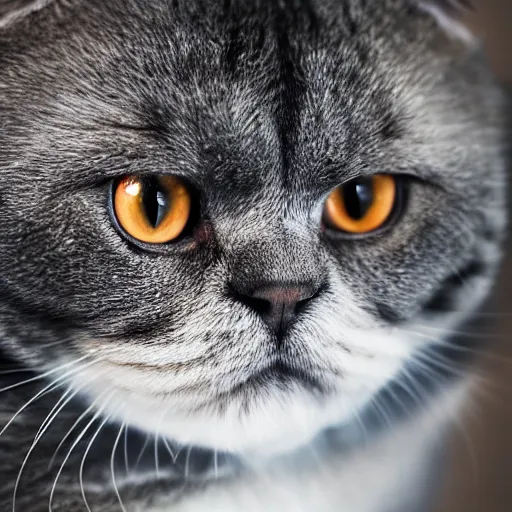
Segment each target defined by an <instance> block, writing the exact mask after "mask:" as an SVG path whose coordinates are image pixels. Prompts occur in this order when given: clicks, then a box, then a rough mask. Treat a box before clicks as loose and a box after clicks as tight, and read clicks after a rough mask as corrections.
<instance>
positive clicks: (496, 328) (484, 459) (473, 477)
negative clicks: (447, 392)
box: [411, 0, 512, 512]
mask: <svg viewBox="0 0 512 512" xmlns="http://www.w3.org/2000/svg"><path fill="white" fill-rule="evenodd" d="M474 2H475V4H476V7H477V9H476V12H475V13H474V14H473V15H471V17H470V20H469V24H470V25H471V26H472V27H473V28H474V29H475V31H476V32H477V33H478V34H480V35H481V38H482V41H483V42H484V44H485V46H486V48H487V51H488V53H489V58H490V60H491V63H492V66H493V67H494V69H495V71H496V73H497V74H498V75H499V77H500V78H501V79H502V80H503V82H504V83H506V84H508V89H509V91H510V92H511V98H512V0H474ZM510 114H511V119H512V103H511V108H510ZM511 143H512V136H511ZM511 172H512V168H511ZM511 197H512V195H511ZM511 226H512V224H511ZM508 245H509V251H508V256H507V258H506V261H505V265H504V268H503V271H502V275H501V278H500V280H499V282H498V286H497V288H496V291H495V300H494V303H493V304H492V307H491V308H490V311H491V316H492V319H493V324H494V325H493V328H492V331H491V332H489V334H488V336H489V339H488V340H487V346H488V347H489V352H488V354H487V355H486V356H485V357H483V358H482V360H481V362H480V365H479V373H482V374H483V377H484V378H485V381H486V384H485V386H484V388H483V389H482V390H481V391H482V392H481V393H478V396H477V397H476V399H475V404H473V406H472V407H471V411H470V414H468V415H467V417H466V418H465V419H464V420H463V422H461V425H460V426H459V427H457V428H455V431H454V434H453V436H452V444H451V451H450V453H449V461H450V469H449V478H448V481H447V482H446V484H445V489H444V493H443V496H444V497H443V500H442V505H441V506H440V508H439V512H512V236H511V240H510V241H509V244H508ZM411 512H413V511H411Z"/></svg>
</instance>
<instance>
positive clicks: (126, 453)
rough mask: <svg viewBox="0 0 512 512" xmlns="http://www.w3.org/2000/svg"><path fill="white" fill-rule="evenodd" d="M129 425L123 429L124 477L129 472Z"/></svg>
mask: <svg viewBox="0 0 512 512" xmlns="http://www.w3.org/2000/svg"><path fill="white" fill-rule="evenodd" d="M129 428H130V427H129V425H128V424H126V426H125V429H124V469H125V471H126V475H128V473H129V472H130V468H129V467H128V429H129Z"/></svg>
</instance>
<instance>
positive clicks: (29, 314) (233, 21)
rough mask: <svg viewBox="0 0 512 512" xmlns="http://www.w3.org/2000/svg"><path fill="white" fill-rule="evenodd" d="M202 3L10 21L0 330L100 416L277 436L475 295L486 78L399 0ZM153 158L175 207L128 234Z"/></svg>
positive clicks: (490, 270) (231, 445)
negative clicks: (149, 228)
mask: <svg viewBox="0 0 512 512" xmlns="http://www.w3.org/2000/svg"><path fill="white" fill-rule="evenodd" d="M217 4H218V2H190V1H189V2H186V4H185V5H174V4H173V5H172V6H171V5H168V3H167V2H165V1H159V2H153V3H152V4H151V9H150V8H149V7H148V6H147V5H146V2H144V1H142V0H140V1H139V0H138V1H134V2H129V3H127V2H117V1H111V2H103V1H99V0H98V1H96V0H94V1H87V2H84V3H83V4H81V3H80V2H78V5H74V4H72V5H71V6H67V7H64V8H62V9H59V10H57V8H56V7H54V6H53V5H49V6H48V7H46V8H45V9H42V10H40V11H38V12H37V13H35V14H32V15H31V17H30V18H27V19H30V20H31V24H30V26H29V24H28V22H27V20H22V21H20V22H19V23H17V24H15V25H14V26H10V27H8V28H5V29H4V30H3V31H2V32H0V90H1V95H0V118H1V120H2V124H1V128H0V173H1V177H2V188H1V190H0V210H1V214H0V215H1V222H0V260H1V261H2V266H1V269H0V284H1V287H2V297H1V298H0V333H1V339H2V343H3V344H4V348H5V350H7V351H9V352H10V353H11V354H13V355H14V356H15V357H17V358H18V359H22V360H23V361H25V362H27V363H28V364H31V365H36V366H37V367H38V368H40V369H42V370H47V371H49V372H54V373H51V374H52V375H54V376H55V375H57V376H60V377H61V379H62V382H63V384H65V385H67V386H71V387H73V388H74V389H75V390H77V391H79V392H80V393H81V394H82V395H83V396H85V397H87V398H88V400H89V401H91V402H94V403H95V407H97V408H98V409H100V410H102V411H103V413H104V414H105V415H109V416H111V417H112V418H113V419H116V420H119V421H123V422H127V423H129V424H131V425H135V426H138V427H141V428H143V429H145V430H148V431H151V432H154V431H158V432H159V433H160V434H165V435H167V436H169V437H170V438H172V439H175V440H177V441H179V442H183V443H194V444H201V445H206V446H214V447H217V448H222V449H226V450H234V451H246V450H252V449H260V448H261V447H265V449H267V450H271V451H275V450H282V449H288V448H291V447H293V446H296V445H298V444H302V443H304V442H306V441H307V440H309V439H310V438H311V437H312V436H314V435H315V434H316V433H317V432H319V431H320V430H321V429H323V428H325V427H326V426H328V425H330V424H334V423H340V422H350V421H354V419H355V417H356V415H357V413H358V411H360V410H361V409H362V408H363V407H365V406H367V405H368V404H369V403H370V402H371V400H372V399H373V398H374V397H375V395H376V393H377V392H378V391H379V390H381V389H382V388H383V387H385V386H386V385H387V384H388V383H389V382H391V381H393V380H394V379H397V378H399V376H400V372H401V370H402V369H403V368H404V365H405V364H406V363H409V364H410V363H411V361H414V358H415V357H417V355H418V354H419V353H420V350H421V349H423V348H425V347H426V346H428V345H429V344H433V343H437V342H445V341H446V339H447V338H448V334H449V331H450V329H452V328H453V327H454V325H456V324H457V323H459V322H461V321H462V320H464V319H465V318H466V317H467V315H468V314H469V313H470V312H471V311H472V310H473V309H474V308H475V306H476V305H478V303H479V302H480V301H481V299H482V298H483V296H484V295H485V293H486V291H487V290H488V287H489V285H490V283H491V281H492V276H493V274H494V271H495V268H496V265H497V262H498V259H499V258H498V255H499V244H500V241H501V236H502V232H503V218H504V215H503V176H502V174H503V167H504V161H503V151H502V126H501V119H500V114H499V108H500V99H499V94H498V93H497V92H496V90H495V87H494V85H493V84H492V81H491V80H490V79H489V77H488V74H487V71H486V68H485V65H484V64H483V63H482V62H481V57H480V55H479V53H478V52H477V51H475V50H474V49H471V48H469V47H468V46H467V44H466V43H463V42H461V41H460V40H457V39H452V38H450V37H449V36H447V35H446V34H445V33H444V32H442V30H441V29H440V28H439V27H438V26H437V25H436V24H435V21H434V20H433V18H431V17H430V15H429V14H428V13H425V12H423V11H420V10H418V9H416V8H413V6H411V5H409V4H408V3H407V2H405V1H399V0H389V1H386V2H379V5H378V6H376V5H372V7H371V9H370V7H367V6H366V2H362V1H357V2H340V1H336V2H335V1H332V2H331V1H321V2H313V3H305V4H304V5H303V6H302V7H301V9H297V8H294V9H292V8H291V7H286V6H284V5H283V6H280V7H278V6H277V5H274V4H275V3H274V2H262V5H256V4H255V3H253V2H245V1H244V2H233V3H232V4H230V5H229V6H228V5H226V6H222V5H221V4H219V5H217ZM436 9H438V10H439V9H440V8H439V6H436ZM376 176H377V177H386V178H384V179H388V182H389V180H391V183H392V187H393V191H394V192H393V195H392V197H391V203H390V208H389V215H386V216H385V217H386V218H385V219H383V220H382V222H377V223H376V226H374V227H375V229H372V230H370V232H368V233H364V230H363V233H362V232H361V230H360V229H359V228H356V229H353V230H350V229H345V228H344V227H343V226H341V228H340V225H339V224H337V223H336V222H335V221H333V219H332V215H331V216H330V217H329V210H328V209H327V206H326V205H329V200H330V199H332V197H333V194H336V193H337V192H336V191H338V192H339V193H340V194H341V196H338V198H339V197H342V199H341V200H344V201H345V210H346V211H345V213H346V212H347V211H348V212H349V214H350V208H352V209H353V208H355V207H357V208H363V210H364V212H363V214H365V213H367V210H368V209H369V208H372V207H373V206H374V204H375V202H376V201H377V196H378V194H377V192H378V191H377V190H376V189H375V187H376V186H377V185H376V181H375V179H376V178H375V177H376ZM126 177H130V180H131V181H128V182H127V181H123V179H125V178H126ZM168 177H174V178H177V179H179V180H180V181H179V183H181V184H182V186H183V189H184V190H185V192H184V193H185V194H186V196H187V197H188V203H187V205H188V206H187V208H186V210H187V211H186V213H185V214H184V215H185V216H186V222H185V223H184V225H183V226H182V229H181V230H180V229H178V231H179V233H178V234H177V235H176V236H173V237H172V240H170V241H169V242H167V243H161V242H159V243H148V242H147V241H141V239H140V238H138V237H137V234H138V232H136V231H135V232H134V231H133V230H131V228H130V226H129V224H127V223H126V222H124V223H123V219H124V217H123V212H122V210H120V208H121V206H120V204H118V200H119V197H118V194H117V192H118V191H119V190H121V193H122V189H120V188H119V187H122V186H124V185H123V184H126V183H132V184H133V183H135V185H136V187H146V188H144V190H145V192H144V193H145V194H146V195H145V197H144V198H143V199H144V201H143V203H140V202H139V203H134V204H135V206H128V208H137V207H140V208H142V209H141V210H140V211H139V213H140V212H142V213H143V214H145V215H146V220H147V217H148V216H149V214H148V208H150V206H148V204H151V205H153V206H152V207H151V208H157V209H158V208H160V207H159V206H158V200H159V199H158V198H159V197H160V196H158V194H157V193H156V192H155V190H156V189H155V187H153V188H152V186H149V185H148V184H152V183H153V184H154V183H161V182H162V180H164V181H165V179H167V178H168ZM368 183H370V186H368ZM340 186H341V187H343V188H342V189H338V187H340ZM358 187H359V188H358ZM372 187H373V188H372ZM157 188H158V187H157ZM138 192H140V189H138ZM160 192H161V191H160ZM163 192H164V195H165V192H166V191H165V190H164V191H163ZM368 193H373V196H371V194H370V196H369V199H368V197H366V199H364V197H365V196H364V194H368ZM343 194H344V195H343ZM350 194H351V195H350ZM167 199H169V198H167ZM171 199H172V198H171ZM350 201H356V202H357V204H356V206H354V205H352V206H351V207H349V206H348V203H349V202H350ZM365 201H366V202H367V204H366V203H365ZM141 204H142V206H141ZM137 205H138V206H137ZM163 208H164V210H162V211H163V212H164V214H167V213H168V212H169V209H170V208H171V209H172V208H174V204H173V203H172V200H171V204H170V206H169V204H167V206H165V205H164V207H163ZM132 213H133V212H132ZM363 214H361V215H363ZM349 216H350V215H349ZM352 220H355V221H357V220H358V219H357V214H352ZM157 223H158V222H157V221H154V222H153V224H157ZM433 328H434V330H433ZM62 365H64V366H63V368H64V369H58V368H59V367H62ZM432 371H435V369H433V370H432Z"/></svg>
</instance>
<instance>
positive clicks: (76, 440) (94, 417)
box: [48, 391, 114, 512]
mask: <svg viewBox="0 0 512 512" xmlns="http://www.w3.org/2000/svg"><path fill="white" fill-rule="evenodd" d="M113 396H114V392H113V391H112V392H111V394H110V396H109V398H108V400H107V401H106V402H105V403H104V404H103V406H102V407H101V408H100V409H98V411H96V413H95V414H94V416H93V418H92V419H91V421H89V423H88V424H87V425H86V426H85V428H84V429H83V430H82V432H81V433H80V434H79V435H78V437H77V438H76V439H75V441H74V442H73V444H72V445H71V448H70V449H69V451H68V453H67V455H66V456H65V458H64V460H63V461H62V464H61V466H60V468H59V471H58V472H57V475H56V476H55V480H54V482H53V486H52V490H51V492H50V499H49V503H48V510H49V512H52V503H53V497H54V495H55V489H56V488H57V483H58V481H59V478H60V475H61V474H62V471H63V470H64V466H65V465H66V462H67V461H68V460H69V458H70V457H71V453H72V452H73V450H74V449H75V448H76V446H77V445H78V443H79V442H80V441H81V440H82V438H83V437H84V436H85V434H86V433H87V431H88V430H89V429H90V428H91V426H92V425H93V424H94V422H95V421H96V420H97V419H98V418H99V417H100V415H101V414H102V412H103V410H104V409H105V407H106V406H107V404H108V402H109V401H110V399H111V398H112V397H113ZM92 407H93V406H92V405H91V406H90V407H89V408H88V410H90V409H92Z"/></svg>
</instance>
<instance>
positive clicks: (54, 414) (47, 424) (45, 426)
mask: <svg viewBox="0 0 512 512" xmlns="http://www.w3.org/2000/svg"><path fill="white" fill-rule="evenodd" d="M81 389H82V388H78V389H77V390H75V392H73V393H71V394H70V396H68V398H66V399H65V400H64V401H63V398H64V397H65V396H66V395H67V394H68V393H69V391H71V389H68V390H67V391H66V392H65V393H64V394H63V396H62V397H61V398H60V399H59V401H58V402H57V404H59V403H61V405H60V406H59V407H58V408H57V409H56V407H53V408H52V409H51V411H50V412H49V413H48V415H47V416H46V418H45V420H44V421H43V423H42V425H41V427H40V428H39V430H38V431H37V433H36V436H35V438H34V441H33V442H32V445H31V446H30V448H29V450H28V452H27V453H26V455H25V458H24V459H23V462H22V464H21V467H20V470H19V472H18V476H17V478H16V483H15V485H14V492H13V499H12V507H13V512H14V510H15V509H16V494H17V490H18V487H19V484H20V482H21V476H22V474H23V470H24V469H25V466H26V464H27V462H28V460H29V458H30V456H31V454H32V452H33V451H34V450H35V448H36V446H37V443H38V442H39V441H40V439H41V438H42V437H43V436H44V434H45V432H46V431H47V430H48V429H49V428H50V425H51V424H52V423H53V421H54V420H55V418H56V417H57V416H58V415H59V413H60V412H61V411H62V410H63V409H64V407H65V406H66V405H67V404H68V403H69V402H70V401H71V400H72V399H73V398H74V397H75V396H76V395H77V394H78V393H79V392H80V391H81Z"/></svg>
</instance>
